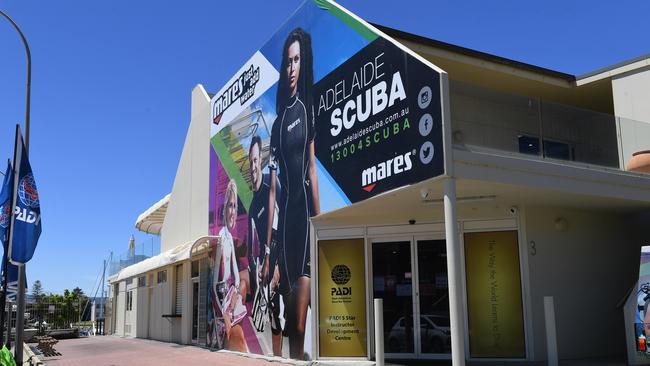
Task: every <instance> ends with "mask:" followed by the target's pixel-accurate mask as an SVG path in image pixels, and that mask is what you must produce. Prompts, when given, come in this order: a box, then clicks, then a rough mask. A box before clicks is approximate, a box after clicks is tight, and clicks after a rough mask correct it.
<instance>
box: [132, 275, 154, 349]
mask: <svg viewBox="0 0 650 366" xmlns="http://www.w3.org/2000/svg"><path fill="white" fill-rule="evenodd" d="M148 280H149V279H148V278H147V281H148ZM135 282H137V281H135ZM149 285H150V284H149V282H147V286H143V287H140V284H138V288H137V290H136V291H135V295H134V298H133V307H134V309H137V312H136V319H135V324H136V329H135V331H134V332H133V335H134V336H136V337H138V338H147V337H148V332H149V322H148V321H149V289H148V287H149Z"/></svg>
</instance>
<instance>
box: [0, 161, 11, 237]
mask: <svg viewBox="0 0 650 366" xmlns="http://www.w3.org/2000/svg"><path fill="white" fill-rule="evenodd" d="M13 173H14V172H13V169H11V162H10V161H7V171H6V172H5V177H4V179H3V181H2V191H0V240H2V242H3V243H4V242H5V241H6V240H7V239H6V238H5V235H6V234H7V228H8V227H9V222H10V221H11V215H10V213H11V199H10V198H11V190H12V189H13V187H14V174H13Z"/></svg>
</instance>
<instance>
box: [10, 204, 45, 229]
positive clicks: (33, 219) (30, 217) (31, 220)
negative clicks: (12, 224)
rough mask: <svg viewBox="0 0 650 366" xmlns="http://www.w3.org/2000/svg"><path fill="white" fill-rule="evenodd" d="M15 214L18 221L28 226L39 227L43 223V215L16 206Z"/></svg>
mask: <svg viewBox="0 0 650 366" xmlns="http://www.w3.org/2000/svg"><path fill="white" fill-rule="evenodd" d="M14 214H15V215H16V220H18V221H22V222H25V223H28V224H36V225H38V224H39V222H40V221H41V215H39V214H38V213H36V212H34V211H32V210H28V209H26V208H21V207H18V206H16V211H14Z"/></svg>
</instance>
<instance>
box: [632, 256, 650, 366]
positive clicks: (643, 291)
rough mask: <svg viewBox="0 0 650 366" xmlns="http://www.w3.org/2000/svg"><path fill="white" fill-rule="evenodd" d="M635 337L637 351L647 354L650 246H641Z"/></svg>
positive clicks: (649, 316)
mask: <svg viewBox="0 0 650 366" xmlns="http://www.w3.org/2000/svg"><path fill="white" fill-rule="evenodd" d="M636 302H637V306H636V321H635V326H634V329H635V334H634V335H635V338H636V350H637V352H640V353H643V354H644V355H646V354H647V353H649V352H650V351H648V338H650V311H649V310H650V246H643V247H641V263H640V266H639V287H638V288H637V292H636Z"/></svg>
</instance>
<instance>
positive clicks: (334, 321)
mask: <svg viewBox="0 0 650 366" xmlns="http://www.w3.org/2000/svg"><path fill="white" fill-rule="evenodd" d="M364 253H365V251H364V242H363V239H343V240H320V241H319V242H318V312H319V319H318V320H319V322H318V324H319V328H318V333H319V344H320V356H322V357H365V356H366V355H367V347H366V346H367V334H366V326H367V324H366V280H365V277H366V271H365V255H364Z"/></svg>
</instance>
